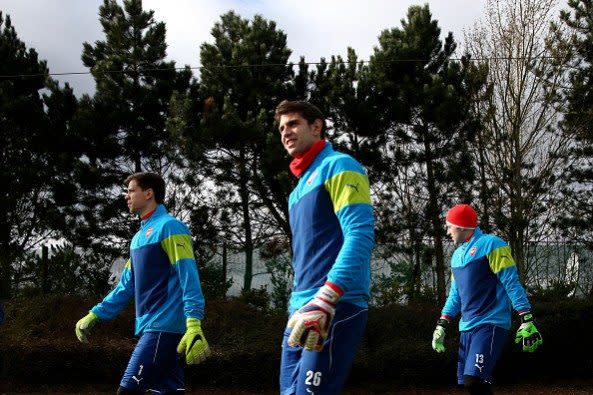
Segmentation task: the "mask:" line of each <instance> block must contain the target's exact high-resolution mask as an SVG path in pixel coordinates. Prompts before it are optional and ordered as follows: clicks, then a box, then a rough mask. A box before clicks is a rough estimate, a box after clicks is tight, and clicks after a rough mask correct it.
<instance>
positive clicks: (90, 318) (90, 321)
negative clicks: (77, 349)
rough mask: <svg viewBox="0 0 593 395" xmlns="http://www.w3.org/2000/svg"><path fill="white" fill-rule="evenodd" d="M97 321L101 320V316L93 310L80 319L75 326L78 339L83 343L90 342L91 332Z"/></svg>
mask: <svg viewBox="0 0 593 395" xmlns="http://www.w3.org/2000/svg"><path fill="white" fill-rule="evenodd" d="M97 322H99V316H97V314H95V313H93V312H92V311H89V313H88V314H87V315H85V316H84V317H82V318H81V319H80V320H78V322H77V323H76V326H75V327H74V331H75V332H76V337H77V338H78V341H80V342H82V343H88V342H89V339H88V335H89V332H90V330H91V328H92V327H93V326H95V324H96V323H97Z"/></svg>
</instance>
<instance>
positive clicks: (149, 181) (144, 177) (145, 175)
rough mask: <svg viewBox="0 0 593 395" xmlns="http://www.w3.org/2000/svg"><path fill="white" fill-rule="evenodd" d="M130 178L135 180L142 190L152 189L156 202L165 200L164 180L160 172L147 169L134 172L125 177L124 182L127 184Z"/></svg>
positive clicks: (160, 202)
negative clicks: (151, 171)
mask: <svg viewBox="0 0 593 395" xmlns="http://www.w3.org/2000/svg"><path fill="white" fill-rule="evenodd" d="M132 180H134V181H136V184H138V186H139V187H140V188H142V190H143V191H145V190H147V189H152V192H154V200H155V201H156V202H157V204H162V203H163V202H164V201H165V180H163V177H161V175H160V174H157V173H150V172H147V171H144V172H140V173H134V174H132V175H130V176H128V178H126V181H125V184H126V185H128V184H129V183H130V181H132Z"/></svg>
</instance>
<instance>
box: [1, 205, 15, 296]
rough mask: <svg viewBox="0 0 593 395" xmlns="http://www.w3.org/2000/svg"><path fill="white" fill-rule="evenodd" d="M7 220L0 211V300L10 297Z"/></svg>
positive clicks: (10, 256) (10, 254)
mask: <svg viewBox="0 0 593 395" xmlns="http://www.w3.org/2000/svg"><path fill="white" fill-rule="evenodd" d="M8 229H9V228H8V218H7V215H6V212H5V211H0V299H7V298H10V297H11V296H12V287H11V280H12V255H13V254H12V249H11V246H10V233H9V230H8Z"/></svg>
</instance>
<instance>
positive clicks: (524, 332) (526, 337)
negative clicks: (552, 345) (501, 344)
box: [515, 311, 544, 352]
mask: <svg viewBox="0 0 593 395" xmlns="http://www.w3.org/2000/svg"><path fill="white" fill-rule="evenodd" d="M520 317H521V326H519V329H517V334H516V335H515V343H520V342H523V351H526V352H534V351H535V350H537V348H538V347H539V346H541V345H542V344H543V342H544V341H543V339H542V335H540V333H539V331H538V330H537V328H536V327H535V324H534V323H533V315H532V314H531V312H530V311H527V312H525V313H522V314H520Z"/></svg>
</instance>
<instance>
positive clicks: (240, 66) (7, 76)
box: [0, 56, 563, 79]
mask: <svg viewBox="0 0 593 395" xmlns="http://www.w3.org/2000/svg"><path fill="white" fill-rule="evenodd" d="M464 59H465V60H470V61H473V62H478V61H481V62H484V61H512V60H526V59H529V60H561V59H563V58H560V57H557V56H538V57H533V58H527V57H512V56H508V57H506V56H503V57H498V56H494V57H488V58H472V57H469V58H448V60H449V61H457V62H460V61H462V60H464ZM430 62H431V60H427V59H392V60H383V61H377V63H379V64H388V63H430ZM330 63H331V62H327V61H326V62H303V63H301V62H298V63H263V64H237V65H224V64H221V65H215V66H208V67H206V66H190V67H187V66H184V67H163V68H160V67H155V68H142V69H138V70H105V71H101V73H102V74H124V73H131V72H136V73H139V74H146V73H151V72H159V71H173V70H175V71H178V70H186V69H190V70H201V69H206V70H208V69H245V68H254V69H255V68H267V67H295V66H301V65H307V66H317V65H321V64H330ZM334 63H338V64H350V63H356V64H364V63H370V60H357V61H356V62H349V61H347V60H342V61H336V60H334ZM90 74H92V71H71V72H57V73H31V74H3V75H0V79H16V78H35V77H60V76H71V75H90Z"/></svg>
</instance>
